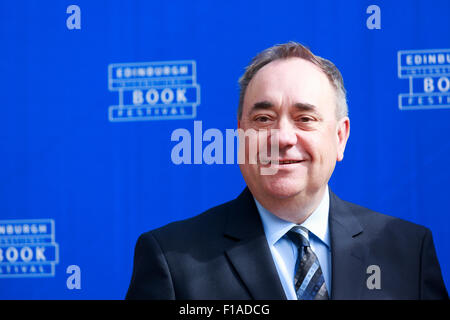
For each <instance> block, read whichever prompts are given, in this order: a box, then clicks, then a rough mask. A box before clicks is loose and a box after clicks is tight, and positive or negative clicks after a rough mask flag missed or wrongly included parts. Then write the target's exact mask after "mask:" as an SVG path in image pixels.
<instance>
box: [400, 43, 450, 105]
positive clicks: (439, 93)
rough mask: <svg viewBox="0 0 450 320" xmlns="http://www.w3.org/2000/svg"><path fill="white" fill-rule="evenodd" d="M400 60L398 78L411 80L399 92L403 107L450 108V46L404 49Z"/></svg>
mask: <svg viewBox="0 0 450 320" xmlns="http://www.w3.org/2000/svg"><path fill="white" fill-rule="evenodd" d="M397 62H398V77H399V78H400V79H408V83H409V92H408V93H401V94H399V95H398V107H399V109H400V110H427V109H444V108H450V79H449V78H450V49H427V50H402V51H398V53H397Z"/></svg>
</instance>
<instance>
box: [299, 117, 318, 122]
mask: <svg viewBox="0 0 450 320" xmlns="http://www.w3.org/2000/svg"><path fill="white" fill-rule="evenodd" d="M299 120H300V122H304V123H306V122H311V121H314V119H313V118H311V117H301V118H300V119H299Z"/></svg>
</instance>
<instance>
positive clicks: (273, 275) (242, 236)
mask: <svg viewBox="0 0 450 320" xmlns="http://www.w3.org/2000/svg"><path fill="white" fill-rule="evenodd" d="M224 234H225V237H227V238H229V239H231V240H232V241H233V243H232V245H231V246H230V247H229V248H228V249H227V250H226V252H225V254H226V255H227V257H228V259H229V260H230V262H231V264H232V265H233V266H234V268H235V270H236V272H237V273H238V275H239V277H240V278H241V280H242V282H243V283H244V284H245V286H246V287H247V289H248V291H249V292H250V294H251V296H252V298H253V299H257V300H279V299H286V296H285V294H284V290H283V287H282V285H281V282H280V280H279V276H278V272H277V270H276V267H275V264H274V262H273V258H272V254H271V252H270V248H269V246H268V244H267V240H266V236H265V233H264V228H263V226H262V222H261V218H260V216H259V214H258V210H257V208H256V205H255V202H254V200H253V197H252V195H251V193H250V191H249V190H248V188H246V189H245V190H244V191H243V192H242V193H241V195H240V196H239V197H238V198H237V199H236V200H234V201H233V203H232V205H231V207H230V212H229V214H228V220H227V223H226V225H225V232H224Z"/></svg>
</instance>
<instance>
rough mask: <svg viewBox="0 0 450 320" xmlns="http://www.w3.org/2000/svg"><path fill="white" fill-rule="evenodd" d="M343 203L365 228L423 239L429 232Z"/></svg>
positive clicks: (401, 220)
mask: <svg viewBox="0 0 450 320" xmlns="http://www.w3.org/2000/svg"><path fill="white" fill-rule="evenodd" d="M341 201H343V202H344V203H345V204H346V205H347V207H348V208H349V210H351V212H352V214H353V215H354V216H355V217H356V218H357V219H358V220H359V221H360V222H361V223H362V224H363V226H364V227H365V228H368V229H373V230H377V229H378V230H379V229H383V230H385V231H393V232H400V233H402V234H415V235H418V236H419V237H423V236H424V235H425V234H426V233H428V232H430V230H429V229H428V228H427V227H425V226H422V225H419V224H416V223H414V222H411V221H408V220H405V219H401V218H398V217H395V216H391V215H388V214H384V213H380V212H377V211H374V210H371V209H369V208H366V207H364V206H361V205H358V204H355V203H352V202H348V201H344V200H341Z"/></svg>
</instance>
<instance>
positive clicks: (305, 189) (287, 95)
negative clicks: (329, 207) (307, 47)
mask: <svg viewBox="0 0 450 320" xmlns="http://www.w3.org/2000/svg"><path fill="white" fill-rule="evenodd" d="M335 96H336V95H335V90H334V88H333V87H332V86H331V84H330V82H329V80H328V78H327V76H326V75H325V74H324V73H323V72H322V71H321V70H320V69H319V68H318V67H317V66H315V65H313V64H312V63H311V62H308V61H306V60H304V59H300V58H288V59H280V60H275V61H273V62H271V63H269V64H267V65H266V66H264V67H263V68H261V69H260V70H259V71H258V72H257V73H256V75H255V76H254V77H253V79H252V80H251V81H250V83H249V85H248V87H247V91H246V93H245V97H244V103H243V110H242V117H241V119H240V120H239V121H238V127H239V128H240V129H243V130H244V131H246V130H248V129H254V130H261V129H265V130H268V132H269V138H267V145H268V146H269V145H270V141H271V138H270V135H271V130H273V129H277V130H278V131H277V130H274V131H272V134H274V135H277V139H276V140H277V141H278V144H279V155H278V162H279V164H274V163H271V164H270V165H271V166H272V168H274V169H275V170H274V172H276V173H275V174H273V175H261V168H262V167H267V165H265V166H264V165H263V164H261V163H256V164H250V163H249V161H248V159H246V161H245V163H243V164H240V168H241V172H242V174H243V177H244V180H245V181H246V183H247V185H248V187H249V188H250V190H251V191H252V193H253V195H254V196H255V198H256V199H257V200H258V199H267V200H269V199H285V198H290V197H295V196H297V195H303V196H306V197H309V196H314V195H316V194H318V192H320V191H321V190H324V188H325V187H326V185H327V183H328V180H329V179H330V177H331V174H332V173H333V170H334V167H335V164H336V161H341V160H342V158H343V154H344V149H345V144H346V142H347V139H348V135H349V125H350V124H349V119H348V118H347V117H345V118H342V119H340V120H339V121H338V120H337V118H336V97H335ZM272 141H273V140H272ZM246 149H247V154H248V145H247V144H246ZM268 150H270V147H268Z"/></svg>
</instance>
